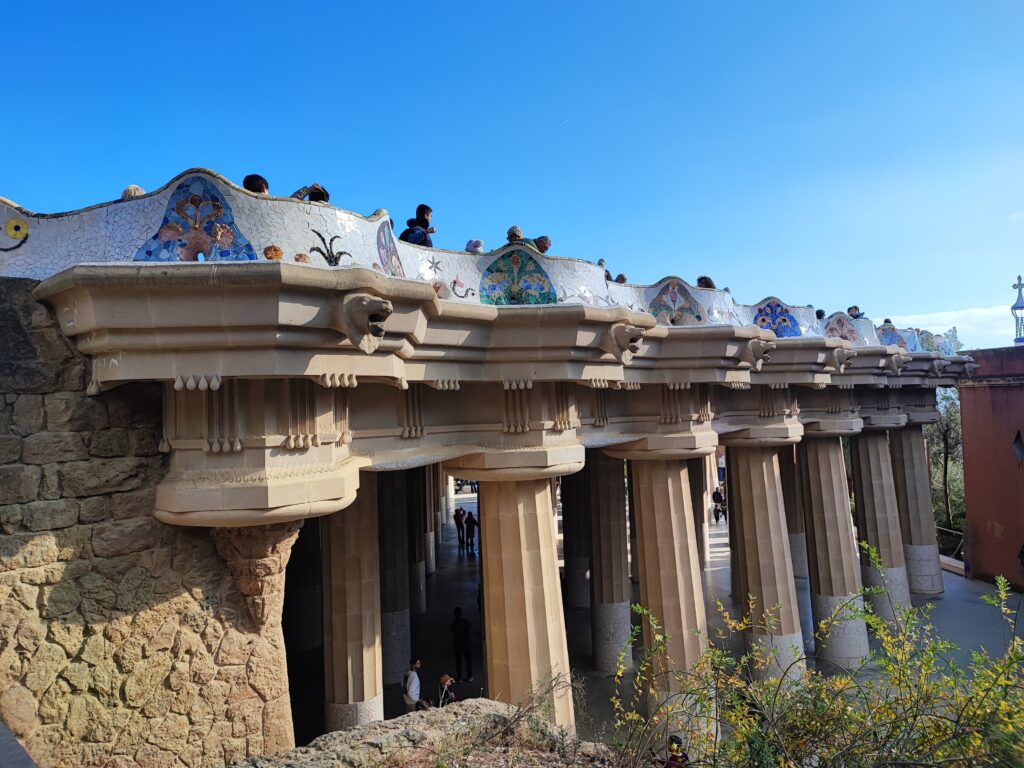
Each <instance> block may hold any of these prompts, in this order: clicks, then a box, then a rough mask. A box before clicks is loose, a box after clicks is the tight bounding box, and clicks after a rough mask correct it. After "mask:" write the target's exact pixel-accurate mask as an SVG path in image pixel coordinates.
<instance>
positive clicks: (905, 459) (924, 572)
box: [889, 424, 944, 595]
mask: <svg viewBox="0 0 1024 768" xmlns="http://www.w3.org/2000/svg"><path fill="white" fill-rule="evenodd" d="M889 444H890V447H891V449H892V472H893V480H894V481H895V484H896V503H897V506H898V507H899V512H900V533H902V534H903V554H904V556H905V557H906V560H907V579H908V581H909V583H910V591H911V592H914V593H916V594H921V595H937V594H939V593H941V592H942V591H943V589H944V587H943V585H942V566H941V564H940V561H939V544H938V541H937V539H936V537H935V513H934V511H933V510H932V489H931V478H930V476H929V466H928V448H927V446H926V445H925V441H924V431H923V430H922V429H921V425H920V424H911V425H909V426H906V427H903V428H902V429H895V430H893V431H892V432H891V433H890V443H889Z"/></svg>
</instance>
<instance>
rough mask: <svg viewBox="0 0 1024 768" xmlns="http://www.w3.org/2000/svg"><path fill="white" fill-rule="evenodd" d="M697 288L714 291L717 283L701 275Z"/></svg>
mask: <svg viewBox="0 0 1024 768" xmlns="http://www.w3.org/2000/svg"><path fill="white" fill-rule="evenodd" d="M697 287H698V288H712V289H713V288H714V287H715V281H714V280H712V279H711V278H710V277H708V276H707V275H701V276H700V277H698V278H697Z"/></svg>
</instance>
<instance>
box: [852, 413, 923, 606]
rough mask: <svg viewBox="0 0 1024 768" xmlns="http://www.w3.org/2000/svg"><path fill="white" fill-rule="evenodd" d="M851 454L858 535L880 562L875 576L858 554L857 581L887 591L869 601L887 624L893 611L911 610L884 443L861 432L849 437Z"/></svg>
mask: <svg viewBox="0 0 1024 768" xmlns="http://www.w3.org/2000/svg"><path fill="white" fill-rule="evenodd" d="M850 453H851V454H852V457H853V494H854V499H855V504H856V509H857V536H858V538H859V539H860V540H861V541H867V543H868V544H870V545H871V546H872V547H874V548H875V549H876V550H878V554H879V557H880V558H881V563H882V569H881V573H879V571H878V570H876V569H875V567H874V566H873V565H872V564H871V560H870V558H869V557H868V555H867V554H866V553H862V554H861V578H862V579H863V581H864V583H865V584H866V585H868V586H872V587H876V586H884V587H885V588H886V590H887V592H886V594H882V595H872V596H871V605H872V607H873V608H874V610H875V613H877V614H878V615H879V616H882V617H883V618H886V619H892V618H894V616H895V615H896V611H898V610H901V609H903V608H905V607H907V606H909V605H910V588H909V586H908V583H907V565H906V560H905V559H904V555H903V536H902V534H901V533H900V521H899V509H898V507H897V504H896V485H895V482H894V481H893V476H892V457H891V456H890V455H889V439H888V437H887V436H886V433H885V431H884V430H877V431H870V432H862V433H861V434H859V435H857V436H855V437H852V438H850Z"/></svg>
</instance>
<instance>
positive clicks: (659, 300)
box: [647, 280, 707, 325]
mask: <svg viewBox="0 0 1024 768" xmlns="http://www.w3.org/2000/svg"><path fill="white" fill-rule="evenodd" d="M647 311H648V312H650V313H651V314H652V315H654V318H655V319H656V320H657V321H658V322H659V323H661V324H662V325H704V324H705V323H706V322H707V313H706V312H705V311H704V308H703V307H701V305H700V303H699V302H698V301H697V300H696V299H695V298H693V295H692V294H691V293H690V291H689V289H687V287H686V286H685V285H684V284H683V283H682V282H681V281H679V280H669V281H668V282H667V283H665V285H664V286H662V288H661V290H659V291H658V293H657V295H655V297H654V298H653V299H651V301H650V303H649V304H648V305H647Z"/></svg>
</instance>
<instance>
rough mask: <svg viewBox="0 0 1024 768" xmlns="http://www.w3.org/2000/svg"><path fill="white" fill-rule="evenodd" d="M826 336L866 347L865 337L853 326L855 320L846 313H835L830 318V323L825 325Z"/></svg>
mask: <svg viewBox="0 0 1024 768" xmlns="http://www.w3.org/2000/svg"><path fill="white" fill-rule="evenodd" d="M825 336H826V337H827V338H830V339H842V340H843V341H849V342H851V343H852V344H856V345H858V346H864V336H863V335H861V332H860V331H859V330H858V329H857V326H856V325H854V324H853V319H852V318H851V317H850V316H849V315H848V314H846V313H845V312H834V313H833V314H832V315H831V316H830V317H829V318H828V322H826V324H825Z"/></svg>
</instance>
